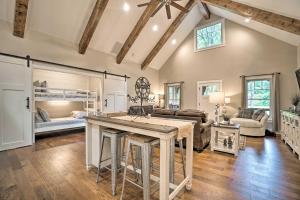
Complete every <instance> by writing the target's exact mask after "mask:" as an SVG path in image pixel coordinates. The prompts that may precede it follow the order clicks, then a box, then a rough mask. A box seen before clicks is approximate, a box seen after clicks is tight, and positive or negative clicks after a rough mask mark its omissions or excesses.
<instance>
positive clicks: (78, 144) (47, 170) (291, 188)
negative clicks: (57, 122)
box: [0, 133, 300, 200]
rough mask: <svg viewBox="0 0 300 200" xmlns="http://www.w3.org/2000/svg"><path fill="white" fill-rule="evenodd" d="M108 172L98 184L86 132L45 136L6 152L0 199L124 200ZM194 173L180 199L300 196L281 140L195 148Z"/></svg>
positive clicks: (133, 194) (299, 168) (0, 161)
mask: <svg viewBox="0 0 300 200" xmlns="http://www.w3.org/2000/svg"><path fill="white" fill-rule="evenodd" d="M176 158H177V159H178V160H180V159H179V156H178V155H176ZM176 166H178V168H180V165H179V164H178V165H176ZM177 171H178V173H179V172H180V170H177ZM104 173H106V174H107V176H105V174H104V176H105V178H104V180H103V181H102V182H101V183H99V184H96V183H95V178H96V173H95V171H94V170H91V171H86V169H85V142H84V133H77V134H68V135H63V136H57V137H52V138H46V139H41V140H38V142H37V143H36V144H35V145H34V146H31V147H25V148H20V149H16V150H10V151H4V152H0V199H1V200H4V199H13V200H15V199H29V200H32V199H72V200H74V199H101V200H108V199H119V196H116V197H114V198H112V196H111V195H110V193H111V190H110V177H109V172H104ZM193 177H194V179H193V190H192V191H191V192H186V191H183V192H182V193H181V195H180V196H179V197H178V198H177V199H187V200H190V199H195V200H200V199H204V200H223V199H224V200H235V199H242V200H244V199H245V200H259V199H262V200H267V199H268V200H269V199H272V200H273V199H275V200H288V199H300V161H299V160H298V159H297V157H296V156H295V155H293V154H292V152H291V150H290V149H289V148H288V147H287V146H286V145H284V144H283V143H282V142H281V141H280V140H279V139H276V138H268V137H266V138H248V139H247V147H246V149H245V150H244V151H240V154H239V156H238V158H234V157H233V156H231V155H228V154H222V153H214V152H210V151H209V150H205V151H203V152H202V153H200V154H198V153H196V152H195V153H194V173H193ZM121 178H122V174H120V177H119V179H120V180H121ZM120 183H121V182H120ZM154 189H155V188H154ZM120 191H121V184H119V186H118V193H120ZM157 194H158V192H157V191H154V192H153V195H152V197H153V199H157ZM125 199H130V200H132V199H142V191H141V190H140V189H138V188H136V187H134V186H131V185H130V183H128V184H127V187H126V196H125Z"/></svg>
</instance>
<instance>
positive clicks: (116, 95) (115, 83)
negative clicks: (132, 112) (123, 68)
mask: <svg viewBox="0 0 300 200" xmlns="http://www.w3.org/2000/svg"><path fill="white" fill-rule="evenodd" d="M103 98H104V99H103V112H126V111H127V82H126V81H125V78H123V77H116V76H109V75H107V77H106V78H104V79H103Z"/></svg>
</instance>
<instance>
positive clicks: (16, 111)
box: [0, 56, 32, 151]
mask: <svg viewBox="0 0 300 200" xmlns="http://www.w3.org/2000/svg"><path fill="white" fill-rule="evenodd" d="M30 99H31V70H30V68H28V67H27V62H26V61H25V60H19V59H14V58H10V57H4V56H0V151H3V150H7V149H13V148H18V147H23V146H27V145H31V144H32V115H31V104H30Z"/></svg>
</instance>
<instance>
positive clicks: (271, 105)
mask: <svg viewBox="0 0 300 200" xmlns="http://www.w3.org/2000/svg"><path fill="white" fill-rule="evenodd" d="M259 80H269V81H270V108H269V109H266V108H263V110H266V111H269V112H270V116H269V119H268V122H270V123H271V122H272V118H271V116H272V108H273V100H272V97H273V94H272V93H273V91H272V88H273V86H272V84H273V82H272V76H269V75H267V76H258V77H247V78H246V79H245V103H246V108H248V87H247V86H248V85H247V83H248V81H259Z"/></svg>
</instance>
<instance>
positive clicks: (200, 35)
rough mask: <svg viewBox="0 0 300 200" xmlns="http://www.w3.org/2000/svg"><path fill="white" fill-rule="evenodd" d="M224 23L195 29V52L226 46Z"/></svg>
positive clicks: (221, 21) (220, 21) (218, 22)
mask: <svg viewBox="0 0 300 200" xmlns="http://www.w3.org/2000/svg"><path fill="white" fill-rule="evenodd" d="M223 29H224V21H223V20H219V21H217V22H215V23H212V24H209V25H205V26H201V27H198V28H196V29H195V50H196V51H197V50H204V49H210V48H214V47H218V46H222V45H223V44H224V31H223Z"/></svg>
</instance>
